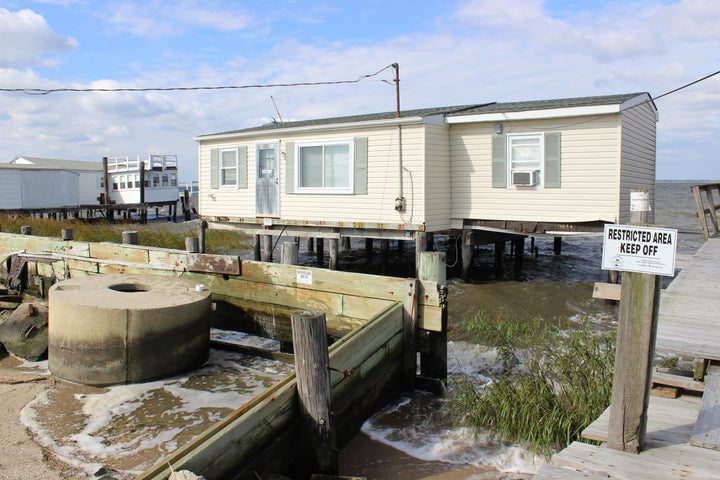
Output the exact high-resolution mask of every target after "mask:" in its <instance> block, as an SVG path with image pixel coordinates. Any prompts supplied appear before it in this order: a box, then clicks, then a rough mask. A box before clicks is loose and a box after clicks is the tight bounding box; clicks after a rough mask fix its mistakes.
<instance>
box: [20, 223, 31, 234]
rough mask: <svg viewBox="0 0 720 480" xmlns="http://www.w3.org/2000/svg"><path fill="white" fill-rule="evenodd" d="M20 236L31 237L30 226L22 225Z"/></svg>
mask: <svg viewBox="0 0 720 480" xmlns="http://www.w3.org/2000/svg"><path fill="white" fill-rule="evenodd" d="M20 234H21V235H32V227H31V226H30V225H22V226H21V227H20Z"/></svg>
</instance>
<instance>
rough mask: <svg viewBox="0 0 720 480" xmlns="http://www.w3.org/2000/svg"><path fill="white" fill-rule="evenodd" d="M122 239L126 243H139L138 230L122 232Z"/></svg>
mask: <svg viewBox="0 0 720 480" xmlns="http://www.w3.org/2000/svg"><path fill="white" fill-rule="evenodd" d="M122 241H123V243H124V244H125V245H137V244H138V232H137V230H125V231H124V232H122Z"/></svg>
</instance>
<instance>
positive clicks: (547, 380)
mask: <svg viewBox="0 0 720 480" xmlns="http://www.w3.org/2000/svg"><path fill="white" fill-rule="evenodd" d="M466 328H467V330H468V332H469V333H471V334H472V335H473V336H474V337H475V340H476V342H477V343H481V344H484V345H487V346H491V347H495V348H496V349H497V352H498V354H499V358H500V360H501V362H502V363H501V367H502V368H500V369H499V370H500V371H499V373H497V374H495V375H494V377H493V378H492V381H491V382H489V383H488V384H486V385H484V386H482V387H478V386H476V385H474V384H473V383H472V382H471V381H470V379H469V378H468V377H461V378H460V379H459V380H458V381H457V384H456V389H455V394H454V396H453V398H452V400H451V406H452V412H453V415H454V417H455V419H456V420H457V421H458V422H460V423H462V424H464V425H467V426H470V427H473V428H475V429H478V430H479V429H485V430H488V431H490V432H492V433H494V434H496V435H497V436H498V437H499V438H500V439H501V440H503V441H507V442H513V443H519V444H522V445H524V446H526V447H527V448H529V449H530V450H532V451H534V452H536V453H540V454H544V455H546V456H547V455H551V454H552V453H553V452H555V451H558V450H561V449H562V448H565V447H566V446H567V445H569V444H570V443H571V442H573V441H575V440H579V439H580V434H581V432H582V430H583V429H584V428H585V427H586V426H588V425H589V424H590V423H591V422H592V421H594V420H595V419H596V418H597V417H598V416H600V414H601V413H602V412H603V411H604V410H605V409H606V408H607V406H608V405H609V404H610V395H611V390H612V376H613V365H614V353H615V338H614V333H607V332H600V331H598V330H597V329H596V328H595V327H594V326H593V325H592V324H591V323H590V322H589V321H587V320H585V321H583V322H581V323H573V322H568V323H567V324H565V325H557V324H550V323H547V322H544V321H543V320H542V318H536V319H514V318H512V317H510V316H509V315H507V314H506V313H502V312H501V313H498V314H493V315H488V314H485V313H477V314H475V315H472V316H470V317H469V318H468V319H467V320H466Z"/></svg>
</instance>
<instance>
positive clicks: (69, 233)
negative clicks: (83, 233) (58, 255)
mask: <svg viewBox="0 0 720 480" xmlns="http://www.w3.org/2000/svg"><path fill="white" fill-rule="evenodd" d="M74 236H75V234H74V233H73V229H72V228H63V229H62V230H60V237H61V238H62V239H63V240H65V241H69V240H72V239H73V238H74Z"/></svg>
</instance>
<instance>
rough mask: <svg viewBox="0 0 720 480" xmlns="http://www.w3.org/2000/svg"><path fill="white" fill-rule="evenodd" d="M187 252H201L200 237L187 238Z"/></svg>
mask: <svg viewBox="0 0 720 480" xmlns="http://www.w3.org/2000/svg"><path fill="white" fill-rule="evenodd" d="M185 250H187V252H188V253H198V252H199V251H200V239H199V238H198V237H185Z"/></svg>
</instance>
